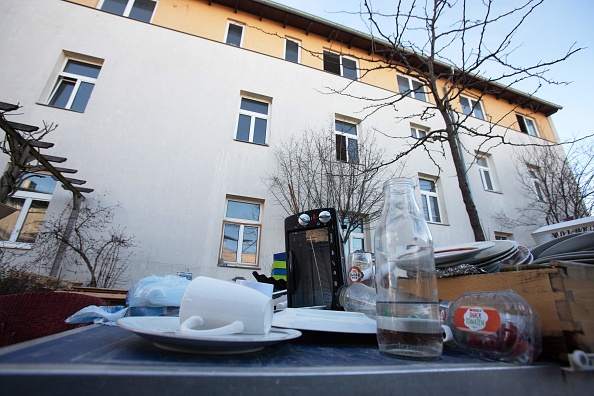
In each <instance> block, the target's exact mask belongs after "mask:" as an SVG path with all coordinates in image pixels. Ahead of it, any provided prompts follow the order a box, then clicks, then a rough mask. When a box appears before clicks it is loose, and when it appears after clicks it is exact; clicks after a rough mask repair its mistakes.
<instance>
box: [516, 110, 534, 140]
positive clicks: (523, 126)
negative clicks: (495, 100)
mask: <svg viewBox="0 0 594 396" xmlns="http://www.w3.org/2000/svg"><path fill="white" fill-rule="evenodd" d="M516 118H517V119H518V125H519V126H520V130H521V131H522V132H524V133H527V134H528V135H530V136H538V130H537V129H536V123H535V122H534V120H533V119H532V118H528V117H526V116H523V115H520V114H516Z"/></svg>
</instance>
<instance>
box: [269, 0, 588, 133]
mask: <svg viewBox="0 0 594 396" xmlns="http://www.w3.org/2000/svg"><path fill="white" fill-rule="evenodd" d="M273 1H276V2H277V3H281V4H284V5H287V6H289V7H292V8H295V9H297V10H300V11H303V12H307V13H310V14H313V15H316V16H318V17H321V18H324V19H328V20H330V21H333V22H336V23H340V24H342V25H345V26H348V27H350V28H353V29H356V30H359V31H362V32H365V33H369V30H368V28H367V27H366V23H365V21H364V20H362V19H361V17H360V16H358V15H353V14H349V12H351V13H353V12H358V11H359V9H360V0H273ZM460 1H461V0H460ZM473 1H476V2H477V3H478V2H479V0H473ZM473 1H469V2H468V4H472V3H473ZM395 3H396V1H395V0H371V4H372V5H373V7H374V9H375V10H380V11H384V12H393V8H394V5H395ZM495 3H498V4H501V5H504V6H512V5H514V4H515V5H517V4H518V3H520V2H519V1H518V0H515V1H514V0H500V1H495ZM345 11H346V12H345ZM514 40H515V43H516V44H517V45H521V47H520V48H519V49H518V50H516V52H515V56H516V59H517V60H518V61H521V62H522V64H523V65H532V64H535V63H537V62H538V61H540V60H551V59H554V58H559V57H561V56H563V55H564V54H565V53H566V52H567V51H568V50H569V48H570V47H571V46H572V45H573V44H574V43H576V46H577V47H586V48H585V49H583V50H581V51H580V52H578V53H577V54H575V55H573V56H572V57H570V58H569V59H568V60H566V61H565V62H563V63H561V64H558V65H555V66H552V67H551V70H550V72H549V74H548V76H549V77H550V78H552V79H554V80H557V81H567V82H571V84H569V85H567V86H562V85H546V86H543V87H542V88H540V89H539V91H538V92H537V94H536V96H537V97H539V98H541V99H544V100H546V101H549V102H552V103H555V104H557V105H560V106H563V109H561V110H559V111H558V112H557V113H555V114H554V115H553V116H552V119H553V122H554V124H555V126H556V128H557V132H558V133H559V136H560V137H561V139H562V140H570V139H571V138H572V136H574V135H576V136H585V135H588V134H592V133H594V125H593V123H594V104H593V103H591V102H594V101H593V98H592V94H594V78H593V77H592V76H591V74H592V69H593V68H594V1H592V0H547V1H545V2H544V4H542V5H541V6H540V7H539V8H538V9H537V10H536V11H535V13H534V14H532V15H531V16H530V17H529V19H527V20H526V21H525V22H524V24H523V28H522V30H521V31H519V32H518V34H517V35H516V37H515V39H514ZM516 88H517V89H521V90H524V91H527V90H531V89H532V87H528V86H517V87H516Z"/></svg>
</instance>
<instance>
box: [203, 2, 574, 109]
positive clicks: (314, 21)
mask: <svg viewBox="0 0 594 396" xmlns="http://www.w3.org/2000/svg"><path fill="white" fill-rule="evenodd" d="M212 3H216V4H220V5H223V6H226V7H229V8H232V9H233V10H234V12H236V13H237V11H242V12H246V13H248V14H252V15H256V16H258V17H259V18H260V20H262V19H263V18H266V19H268V20H271V21H274V22H278V23H280V24H281V25H282V26H283V28H284V27H286V26H291V27H293V28H296V29H299V30H302V31H304V32H305V34H306V35H309V34H310V33H311V34H315V35H317V36H321V37H325V38H326V39H327V40H328V41H329V42H330V41H336V42H340V43H343V44H345V45H346V46H347V47H348V48H352V47H354V48H359V49H361V50H364V51H366V52H367V53H368V54H372V53H378V54H382V52H386V53H389V52H391V51H390V47H391V44H390V43H389V42H387V41H384V40H380V39H378V38H377V37H373V36H371V35H369V34H366V33H363V32H360V31H358V30H355V29H351V28H349V27H346V26H343V25H340V24H337V23H334V22H331V21H328V20H326V19H323V18H320V17H317V16H315V15H311V14H308V13H306V12H302V11H299V10H296V9H294V8H291V7H288V6H285V5H282V4H278V3H275V2H273V1H269V0H208V4H209V5H210V4H212ZM407 62H409V63H410V64H411V65H413V66H415V67H421V66H422V65H423V62H422V60H421V58H420V57H419V55H417V54H413V53H412V52H411V53H410V57H408V58H407ZM434 65H435V66H436V67H440V68H442V70H438V73H440V72H447V71H449V70H450V69H451V65H448V64H446V63H444V62H439V61H434ZM469 77H470V78H472V79H474V80H475V81H473V82H472V85H473V87H474V88H475V89H477V90H480V91H483V92H489V93H490V94H492V95H493V96H495V97H496V98H497V99H503V100H506V101H507V102H509V103H512V104H517V105H520V106H521V107H523V108H529V109H531V110H532V111H537V112H540V113H543V114H545V115H546V116H550V115H552V114H554V113H556V112H557V111H558V110H560V109H562V107H561V106H559V105H556V104H554V103H551V102H548V101H546V100H543V99H539V98H537V97H535V96H532V95H530V94H527V93H525V92H522V91H519V90H516V89H513V88H510V87H507V86H505V85H503V84H499V83H496V82H493V81H488V80H486V79H484V78H481V77H480V76H474V75H469ZM493 92H495V93H493Z"/></svg>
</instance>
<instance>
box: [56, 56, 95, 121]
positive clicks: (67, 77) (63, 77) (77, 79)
mask: <svg viewBox="0 0 594 396" xmlns="http://www.w3.org/2000/svg"><path fill="white" fill-rule="evenodd" d="M70 61H73V62H78V63H83V64H87V65H91V66H99V71H98V73H97V77H88V76H83V75H80V74H74V73H70V72H67V71H66V67H67V66H68V62H70ZM102 68H103V62H102V61H100V60H95V61H91V60H89V59H87V58H86V57H77V56H75V55H67V56H65V57H64V60H63V61H62V65H61V67H60V69H59V70H60V71H59V72H58V73H57V75H56V77H55V79H54V83H53V85H52V89H51V91H50V94H49V96H48V98H47V101H46V102H45V104H47V105H48V106H50V107H54V108H56V109H64V110H70V111H75V112H77V113H84V112H85V110H86V109H87V106H88V104H89V101H90V100H91V96H93V91H94V90H95V86H96V85H97V81H98V79H99V74H100V73H101V69H102ZM63 81H74V88H73V89H72V92H71V93H70V96H69V98H68V100H67V102H66V105H65V106H64V107H61V106H57V105H55V104H52V102H53V101H54V100H55V99H56V95H57V94H58V93H59V90H60V87H61V86H62V82H63ZM82 83H87V84H92V85H93V88H92V89H91V91H90V92H89V96H88V97H87V98H86V102H85V105H84V108H83V109H82V110H77V109H73V108H72V105H73V104H74V101H75V100H76V97H77V95H78V93H79V91H80V87H81V85H82Z"/></svg>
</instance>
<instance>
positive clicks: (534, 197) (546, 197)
mask: <svg viewBox="0 0 594 396" xmlns="http://www.w3.org/2000/svg"><path fill="white" fill-rule="evenodd" d="M515 162H516V164H517V166H516V169H517V178H518V180H519V181H520V185H521V186H522V190H523V194H524V196H525V197H526V199H527V202H528V204H527V205H526V206H523V207H519V208H517V212H518V214H519V216H514V217H513V218H510V217H508V216H507V215H505V214H504V213H499V214H498V215H496V216H495V218H496V219H497V221H498V222H499V223H500V224H501V225H503V226H511V227H516V226H531V227H534V226H542V225H546V224H555V223H559V222H562V221H567V220H572V219H579V218H582V217H587V216H590V215H591V214H592V211H593V209H594V141H592V140H587V141H581V142H580V143H579V144H578V143H574V144H572V145H571V146H569V147H568V149H567V153H565V152H563V150H562V149H561V148H560V147H557V146H548V147H526V148H524V149H521V150H518V152H517V154H516V158H515Z"/></svg>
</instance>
